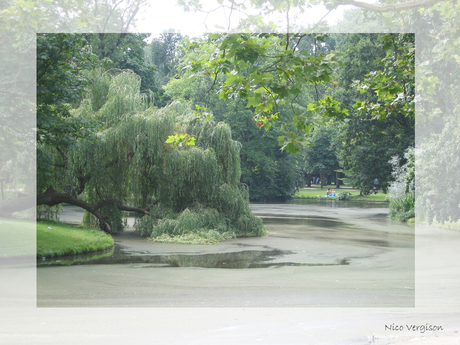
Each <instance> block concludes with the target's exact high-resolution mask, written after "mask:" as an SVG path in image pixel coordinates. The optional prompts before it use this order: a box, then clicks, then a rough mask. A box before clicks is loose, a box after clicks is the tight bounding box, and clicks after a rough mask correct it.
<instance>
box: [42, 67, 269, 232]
mask: <svg viewBox="0 0 460 345" xmlns="http://www.w3.org/2000/svg"><path fill="white" fill-rule="evenodd" d="M88 76H89V79H90V80H92V81H93V82H94V84H93V85H92V86H91V87H89V88H88V92H87V93H86V98H85V99H84V100H83V101H82V102H81V104H80V106H79V107H78V108H77V109H75V110H73V111H72V112H71V114H72V116H74V117H75V118H85V119H89V120H91V121H95V122H97V123H98V124H99V128H100V130H99V131H98V132H97V134H96V135H94V136H92V137H88V138H82V139H81V140H78V141H76V143H75V144H74V145H72V146H71V147H69V149H68V150H67V151H66V152H65V157H66V166H65V171H64V176H65V178H64V179H56V180H54V181H53V185H54V186H55V187H56V188H66V189H67V190H68V191H70V193H71V194H72V195H74V196H75V197H77V196H78V195H84V196H85V199H86V201H87V202H89V203H91V204H96V203H98V202H102V201H103V200H109V199H113V198H116V199H117V200H119V201H120V202H122V203H123V204H126V205H135V206H136V207H141V208H147V207H149V206H150V210H151V213H150V215H146V216H144V218H142V220H141V221H139V222H138V223H137V228H138V230H139V231H140V232H141V233H142V234H144V235H145V234H150V233H152V232H154V231H156V232H155V233H154V236H160V235H162V234H167V235H168V236H176V235H177V236H179V235H180V236H187V234H188V233H190V232H192V231H195V232H196V231H198V232H199V233H200V234H201V235H200V236H202V237H203V238H208V237H209V238H208V240H209V241H210V240H211V239H215V238H217V237H216V236H214V235H215V234H214V233H213V231H217V232H218V233H219V234H221V235H220V236H222V237H221V238H222V239H224V238H228V236H230V235H229V234H231V236H250V235H251V236H254V235H261V234H263V233H264V231H265V228H264V227H263V224H262V222H261V220H260V219H258V218H256V217H255V216H254V215H252V213H251V211H250V209H249V202H248V194H247V191H246V190H245V189H244V188H243V187H242V186H240V184H239V179H240V175H241V170H240V157H239V152H240V145H239V144H238V143H237V142H235V141H233V140H232V134H231V130H230V127H229V126H228V125H226V124H224V123H217V124H215V123H214V122H212V121H206V120H205V119H199V118H196V117H195V116H194V115H193V112H192V111H191V109H189V108H188V107H186V106H184V105H182V104H180V103H179V102H174V103H172V104H170V105H169V106H167V107H164V108H161V109H158V108H155V107H153V106H151V105H149V104H148V102H147V100H146V99H145V97H143V95H142V94H141V93H140V78H139V76H137V75H136V74H134V73H133V72H132V71H129V70H128V71H123V72H119V73H117V74H115V75H112V74H111V73H101V71H99V70H94V71H92V72H91V73H89V72H88ZM168 138H172V140H169V141H171V142H172V143H174V141H175V140H176V143H177V145H170V143H168ZM192 139H193V140H192ZM187 141H188V143H189V144H191V143H192V142H193V143H194V144H195V145H187ZM180 143H182V144H183V145H180ZM48 153H49V156H48V158H49V159H50V161H53V160H56V159H60V158H59V155H56V154H55V153H54V155H53V152H52V151H50V152H48ZM83 192H84V194H82V193H83ZM154 201H157V203H156V204H155V205H154V206H151V204H152V203H154ZM158 201H159V202H158ZM197 205H201V206H197ZM101 212H102V213H103V214H106V215H108V216H109V219H110V226H111V228H112V231H113V232H119V231H121V230H122V229H123V227H124V226H125V221H124V220H123V218H124V217H125V216H126V215H125V214H123V212H121V211H120V210H119V208H118V207H117V204H116V203H112V204H107V205H106V206H103V207H102V208H101ZM203 217H204V218H203ZM213 217H214V218H213ZM84 222H85V224H94V223H95V218H94V216H89V215H88V214H87V215H86V216H85V220H84ZM174 229H175V230H174ZM206 232H209V234H208V235H209V236H208V235H206V234H205V233H206ZM227 233H228V234H227ZM155 234H156V235H155ZM213 234H214V235H213ZM165 236H166V235H165ZM207 236H208V237H207ZM208 240H206V241H208Z"/></svg>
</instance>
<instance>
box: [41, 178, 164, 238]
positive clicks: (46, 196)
mask: <svg viewBox="0 0 460 345" xmlns="http://www.w3.org/2000/svg"><path fill="white" fill-rule="evenodd" d="M63 202H65V203H68V204H70V205H75V206H78V207H81V208H83V209H85V210H86V211H88V212H89V213H91V214H93V215H94V216H95V217H96V218H97V219H98V220H99V224H100V228H101V230H103V231H105V232H107V233H112V228H111V226H110V224H109V216H107V215H105V214H102V213H100V212H99V209H100V208H102V207H104V206H107V205H113V204H116V205H117V207H118V209H120V210H122V211H130V212H137V213H141V214H142V215H146V214H149V211H148V209H142V208H137V207H131V206H127V205H123V204H122V203H121V202H120V201H119V200H117V199H107V200H102V201H99V202H98V203H97V204H89V203H87V202H85V201H83V200H80V199H77V198H74V197H72V196H70V194H68V193H59V192H57V191H56V190H54V188H53V187H52V186H49V187H48V189H47V190H46V192H44V193H40V194H38V195H37V206H38V205H48V206H55V205H58V204H61V203H63ZM157 202H158V201H156V202H155V203H154V204H156V203H157ZM154 204H153V205H154ZM153 205H151V206H153ZM151 206H150V207H151Z"/></svg>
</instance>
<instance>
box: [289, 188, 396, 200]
mask: <svg viewBox="0 0 460 345" xmlns="http://www.w3.org/2000/svg"><path fill="white" fill-rule="evenodd" d="M328 188H330V189H331V190H332V189H335V192H336V193H337V194H340V193H342V192H348V193H351V196H350V198H349V199H348V200H353V201H387V196H388V194H384V193H382V192H379V193H377V194H374V193H372V194H369V195H365V196H359V191H358V190H355V189H350V188H335V186H325V187H324V188H323V189H321V188H320V187H319V186H313V187H312V189H301V190H300V191H298V192H297V193H296V194H295V197H296V198H304V199H316V198H318V199H321V198H323V199H325V197H323V195H326V192H327V190H328ZM327 199H328V200H329V199H331V200H337V199H338V197H337V196H333V197H327Z"/></svg>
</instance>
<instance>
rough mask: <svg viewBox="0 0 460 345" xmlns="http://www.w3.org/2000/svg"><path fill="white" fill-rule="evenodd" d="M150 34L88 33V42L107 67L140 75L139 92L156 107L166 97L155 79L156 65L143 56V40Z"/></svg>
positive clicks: (160, 104)
mask: <svg viewBox="0 0 460 345" xmlns="http://www.w3.org/2000/svg"><path fill="white" fill-rule="evenodd" d="M149 36H150V34H134V33H116V34H112V33H111V34H107V33H99V34H89V35H87V38H88V42H89V43H90V44H91V48H92V50H93V53H94V54H96V55H97V56H98V57H99V58H100V59H101V60H103V59H107V60H109V61H108V68H118V69H121V70H124V69H130V70H132V71H133V72H134V73H136V74H137V75H138V76H140V77H141V92H142V93H144V94H146V95H148V96H149V101H150V102H152V103H153V104H155V105H156V106H158V107H162V106H165V105H166V103H167V102H168V98H167V97H165V96H164V91H163V89H161V88H160V84H159V83H157V81H156V80H155V71H156V67H155V66H154V65H151V64H148V63H147V61H146V58H145V48H146V47H147V42H146V41H145V40H146V39H147V38H148V37H149Z"/></svg>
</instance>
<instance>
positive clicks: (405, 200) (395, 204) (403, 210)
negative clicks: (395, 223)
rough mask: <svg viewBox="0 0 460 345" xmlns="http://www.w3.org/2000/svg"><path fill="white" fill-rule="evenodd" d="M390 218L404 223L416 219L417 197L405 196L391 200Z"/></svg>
mask: <svg viewBox="0 0 460 345" xmlns="http://www.w3.org/2000/svg"><path fill="white" fill-rule="evenodd" d="M389 216H390V218H392V219H396V220H399V221H402V222H405V221H407V220H408V219H409V218H413V217H415V197H414V195H413V194H405V195H403V196H400V197H399V198H396V199H391V200H390V213H389Z"/></svg>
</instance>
